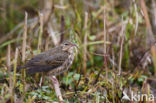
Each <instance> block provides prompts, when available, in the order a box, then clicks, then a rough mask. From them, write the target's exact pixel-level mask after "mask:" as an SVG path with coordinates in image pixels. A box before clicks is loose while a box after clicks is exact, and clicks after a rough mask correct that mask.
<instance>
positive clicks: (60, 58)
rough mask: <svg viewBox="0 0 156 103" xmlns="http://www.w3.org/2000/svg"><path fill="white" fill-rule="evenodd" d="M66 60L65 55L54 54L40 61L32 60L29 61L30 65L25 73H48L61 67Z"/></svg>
mask: <svg viewBox="0 0 156 103" xmlns="http://www.w3.org/2000/svg"><path fill="white" fill-rule="evenodd" d="M67 58H68V54H66V53H56V54H55V55H52V56H49V57H47V58H44V59H42V60H38V59H35V58H34V59H33V61H31V62H32V63H31V65H29V66H28V67H27V72H28V73H31V74H33V73H36V72H48V71H50V70H52V69H55V68H57V67H59V66H61V65H62V64H63V63H64V61H65V60H66V59H67Z"/></svg>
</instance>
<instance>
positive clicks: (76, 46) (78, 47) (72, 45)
mask: <svg viewBox="0 0 156 103" xmlns="http://www.w3.org/2000/svg"><path fill="white" fill-rule="evenodd" d="M71 46H74V47H76V48H79V47H78V46H77V45H76V44H74V43H72V44H71Z"/></svg>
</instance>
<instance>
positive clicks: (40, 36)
mask: <svg viewBox="0 0 156 103" xmlns="http://www.w3.org/2000/svg"><path fill="white" fill-rule="evenodd" d="M39 19H40V31H39V37H38V48H37V49H38V53H40V49H41V44H42V34H43V14H42V13H39Z"/></svg>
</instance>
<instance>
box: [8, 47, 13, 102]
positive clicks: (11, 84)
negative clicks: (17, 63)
mask: <svg viewBox="0 0 156 103" xmlns="http://www.w3.org/2000/svg"><path fill="white" fill-rule="evenodd" d="M10 53H11V47H10V44H9V45H8V48H7V69H8V74H9V86H10V89H9V92H10V94H12V91H13V82H12V76H11V68H10V64H11V63H10V60H11V55H10ZM11 103H13V96H11Z"/></svg>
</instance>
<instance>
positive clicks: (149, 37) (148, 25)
mask: <svg viewBox="0 0 156 103" xmlns="http://www.w3.org/2000/svg"><path fill="white" fill-rule="evenodd" d="M140 3H141V8H142V11H143V13H144V18H145V23H146V28H147V34H146V43H147V46H151V45H153V43H154V41H155V39H154V36H153V31H152V28H151V23H150V20H149V15H148V12H147V8H146V4H145V1H144V0H140Z"/></svg>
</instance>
